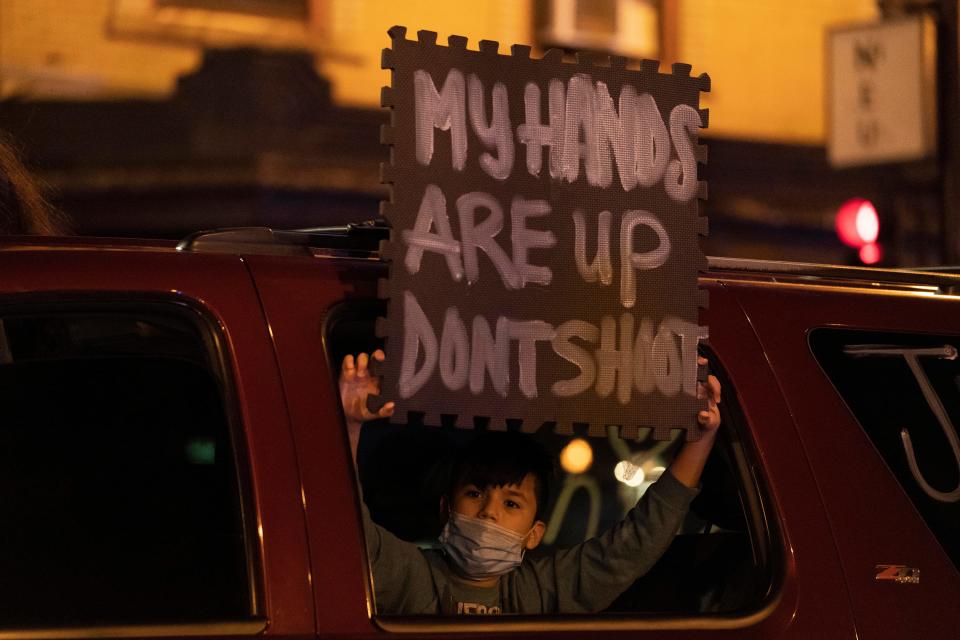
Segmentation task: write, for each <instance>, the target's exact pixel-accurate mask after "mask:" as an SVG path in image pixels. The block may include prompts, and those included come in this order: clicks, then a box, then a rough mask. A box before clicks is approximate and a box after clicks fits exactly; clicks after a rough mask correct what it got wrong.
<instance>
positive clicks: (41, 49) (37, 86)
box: [0, 0, 877, 144]
mask: <svg viewBox="0 0 960 640" xmlns="http://www.w3.org/2000/svg"><path fill="white" fill-rule="evenodd" d="M116 1H117V0H71V1H70V2H62V1H58V0H0V98H2V97H5V96H9V95H11V94H13V93H22V94H26V95H28V96H32V97H51V96H56V95H57V93H58V92H59V94H60V96H62V97H68V98H80V99H83V98H97V99H99V98H103V97H107V96H156V97H161V96H164V95H167V94H169V93H170V92H171V91H172V90H173V87H174V82H175V80H176V77H177V76H178V75H181V74H183V73H186V72H188V71H189V70H191V69H192V68H194V67H195V66H196V64H197V63H198V62H199V59H200V54H201V52H200V48H199V47H198V46H195V45H187V44H171V43H169V42H163V41H159V40H157V39H152V40H142V41H134V40H132V39H130V38H129V37H126V38H120V39H118V38H116V37H114V36H111V35H110V34H108V26H107V25H108V23H109V16H110V8H111V6H115V5H114V3H115V2H116ZM311 1H312V2H313V3H314V6H316V7H319V8H320V9H322V12H323V14H324V24H323V29H324V30H325V31H326V32H327V36H326V39H325V40H324V41H323V42H321V43H319V45H318V50H319V51H320V55H319V57H318V67H319V69H320V71H321V72H322V73H324V74H325V75H327V77H329V78H330V80H331V81H332V83H333V91H334V97H335V99H336V100H338V101H339V102H340V103H341V104H343V105H348V106H361V107H371V108H374V107H377V106H378V102H379V96H380V87H381V86H383V85H385V84H388V83H389V81H390V78H389V74H388V72H386V71H383V70H381V69H380V50H381V49H382V48H383V47H386V46H389V44H390V41H389V38H388V37H387V35H386V31H387V29H388V28H389V27H391V26H392V25H394V24H402V25H404V26H406V27H407V28H408V37H409V38H415V37H416V35H415V34H416V31H417V30H418V29H430V30H432V31H436V32H438V33H439V37H440V41H441V42H444V41H445V39H446V37H447V36H449V35H451V34H457V35H463V36H466V37H468V38H469V40H470V44H469V46H470V47H471V48H474V49H475V48H476V47H477V42H478V41H479V40H481V39H490V40H497V41H499V42H500V43H501V50H504V51H505V50H507V48H508V47H509V45H510V44H513V43H530V42H531V40H532V37H533V27H532V22H533V15H532V12H533V9H532V5H533V2H532V0H468V1H467V2H458V1H456V0H408V1H399V0H311ZM664 2H665V4H667V5H672V6H673V7H674V9H675V11H676V16H677V21H676V22H677V31H678V33H677V38H676V48H677V58H678V59H680V60H682V61H684V62H689V63H691V64H692V65H693V67H694V73H700V72H703V71H706V72H707V73H709V74H710V76H711V78H712V80H713V91H712V92H711V93H710V94H706V95H705V97H704V102H705V104H706V106H709V107H710V110H711V115H710V130H709V133H710V134H711V135H714V136H725V137H736V138H744V139H756V140H769V141H779V142H797V143H813V144H818V143H823V141H824V123H823V111H824V107H823V105H824V102H823V100H824V96H823V88H824V81H823V77H824V76H823V74H824V59H823V55H824V34H825V29H826V27H827V26H828V25H832V24H838V23H844V22H851V21H861V20H869V19H872V18H874V17H875V16H876V13H877V12H876V7H875V0H800V1H798V0H664ZM670 62H674V60H664V61H663V63H664V64H663V66H662V68H663V69H664V70H666V69H667V68H668V66H667V65H668V64H669V63H670Z"/></svg>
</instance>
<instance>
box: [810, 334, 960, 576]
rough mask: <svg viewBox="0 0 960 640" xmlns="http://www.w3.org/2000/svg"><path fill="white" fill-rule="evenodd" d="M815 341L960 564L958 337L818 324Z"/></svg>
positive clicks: (863, 424)
mask: <svg viewBox="0 0 960 640" xmlns="http://www.w3.org/2000/svg"><path fill="white" fill-rule="evenodd" d="M810 346H811V348H812V350H813V353H814V355H815V356H816V358H817V360H818V361H819V362H820V365H821V366H822V367H823V369H824V371H825V372H826V373H827V376H829V378H830V380H831V382H833V385H834V386H835V387H836V389H837V391H838V392H839V393H840V395H841V396H842V397H843V399H844V401H846V403H847V406H848V407H849V408H850V411H851V412H853V415H854V416H855V417H856V419H857V421H858V422H859V423H860V426H861V427H862V428H863V430H864V432H865V433H866V434H867V436H868V437H869V438H870V440H871V441H872V442H873V444H874V446H875V447H876V449H877V451H878V452H879V453H880V455H881V456H882V457H883V460H884V461H885V462H886V464H887V467H889V469H890V471H891V472H892V473H893V474H894V475H895V476H896V478H897V481H898V482H899V483H900V486H901V487H903V490H904V492H905V493H906V494H907V496H909V498H910V500H911V501H912V502H913V504H914V506H915V507H916V508H917V511H919V512H920V515H921V516H922V517H923V519H924V522H926V524H927V526H928V527H929V528H930V530H931V531H932V532H933V534H934V535H935V536H936V538H937V540H938V541H939V542H940V546H941V547H943V550H944V551H945V552H946V553H947V555H948V556H949V557H950V559H951V560H952V561H953V565H954V566H955V567H957V568H958V569H960V440H958V437H960V435H958V430H957V425H960V359H958V357H957V354H958V349H960V336H954V335H939V336H938V335H910V334H904V333H891V332H871V331H853V330H841V329H818V330H816V331H814V332H812V334H811V336H810Z"/></svg>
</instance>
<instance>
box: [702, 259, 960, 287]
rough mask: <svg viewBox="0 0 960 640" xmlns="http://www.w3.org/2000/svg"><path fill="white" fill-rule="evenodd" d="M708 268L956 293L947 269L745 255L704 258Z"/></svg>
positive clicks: (954, 277) (778, 278)
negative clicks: (871, 265) (863, 265)
mask: <svg viewBox="0 0 960 640" xmlns="http://www.w3.org/2000/svg"><path fill="white" fill-rule="evenodd" d="M708 262H709V265H710V270H711V271H714V272H727V273H736V274H741V275H744V276H751V275H752V276H759V277H766V278H769V279H770V280H772V281H775V282H786V281H797V282H808V283H813V282H814V281H819V283H820V284H831V285H834V284H836V285H843V286H872V287H877V286H891V285H893V286H899V287H903V288H905V289H925V290H928V291H932V292H937V293H944V294H951V295H956V294H957V293H958V292H960V275H958V274H956V273H950V272H948V271H945V270H944V271H934V270H925V269H924V270H920V269H892V268H876V267H857V266H844V265H831V264H814V263H807V262H785V261H780V260H753V259H749V258H717V257H710V258H708Z"/></svg>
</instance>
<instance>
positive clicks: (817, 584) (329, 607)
mask: <svg viewBox="0 0 960 640" xmlns="http://www.w3.org/2000/svg"><path fill="white" fill-rule="evenodd" d="M249 264H250V267H251V271H252V273H253V275H254V278H255V281H256V284H257V287H258V290H259V292H260V297H261V299H262V301H263V304H264V308H265V310H266V313H267V317H268V321H269V324H270V326H271V328H272V330H273V335H274V338H275V342H276V347H277V353H278V358H279V361H280V363H281V368H282V370H283V373H284V385H285V390H286V394H287V401H288V404H289V406H290V412H291V416H292V419H293V428H294V433H295V436H296V440H297V451H298V457H299V466H300V472H301V476H302V478H303V490H304V502H305V505H306V510H307V522H308V535H309V538H310V541H311V553H312V568H313V572H312V579H313V585H314V590H315V603H316V612H317V628H318V633H319V634H320V635H322V636H325V637H330V638H356V637H364V638H372V637H386V636H391V635H410V636H413V637H431V636H437V637H452V636H453V635H458V636H460V637H463V636H467V637H478V636H480V635H485V636H488V635H491V634H493V635H502V636H505V637H511V638H520V637H524V638H527V637H529V638H532V637H543V636H544V635H563V634H568V633H574V632H575V633H580V634H583V633H587V634H589V635H590V636H591V637H601V636H604V637H614V636H622V637H626V636H627V635H629V636H630V637H651V638H653V637H657V638H663V637H668V638H780V637H783V638H803V637H812V636H817V637H825V638H826V637H829V638H852V637H854V629H853V620H852V616H851V615H850V610H849V603H848V601H847V596H846V593H845V591H844V587H843V580H842V574H841V571H840V566H839V563H838V560H837V554H836V550H835V548H834V546H833V543H832V540H831V537H830V532H829V528H828V526H827V521H826V518H825V516H824V513H823V510H822V506H821V504H820V502H819V499H818V497H817V495H816V492H815V489H814V487H815V482H814V479H813V477H812V474H811V472H810V469H809V465H808V463H807V461H806V459H805V457H804V455H803V452H802V448H801V446H800V443H799V440H798V438H797V435H796V431H795V428H794V427H793V424H792V422H791V418H790V414H789V411H788V409H787V405H786V404H785V402H784V401H783V399H782V397H781V396H780V394H779V390H778V389H777V386H776V380H775V379H774V378H773V375H772V372H771V371H770V369H769V366H768V364H767V362H766V359H765V355H764V354H763V352H762V350H761V349H760V348H759V343H758V341H757V338H756V336H755V335H754V334H753V331H752V328H751V327H750V325H749V323H748V322H747V320H746V318H745V317H744V315H743V313H742V311H741V310H740V308H739V306H738V305H737V303H736V300H735V298H734V297H733V295H731V294H730V292H728V291H727V290H725V289H724V287H722V286H721V285H720V284H719V282H711V283H708V284H709V286H710V287H711V293H712V296H713V297H712V300H711V311H710V313H709V316H708V318H707V320H708V322H709V324H710V327H711V343H710V344H711V354H712V357H713V358H714V361H715V363H716V365H717V371H718V374H719V375H721V376H722V377H723V378H724V380H725V384H726V385H727V387H726V391H725V393H726V394H727V395H726V397H727V398H728V402H729V407H730V409H729V413H728V415H729V416H730V418H729V419H730V420H731V421H736V423H737V424H736V425H733V424H731V426H730V428H731V429H732V430H735V431H736V433H737V437H736V438H731V442H730V446H729V448H728V449H725V451H728V452H731V453H730V455H731V456H733V457H736V456H738V455H740V458H739V459H740V460H742V461H743V466H742V473H743V476H744V477H743V478H741V490H740V492H739V494H737V493H736V492H735V493H734V495H733V500H734V501H735V502H736V501H738V500H739V501H742V502H743V503H744V504H745V505H746V506H744V507H743V508H744V509H745V510H746V511H747V512H748V513H749V514H750V518H751V519H753V520H755V521H756V522H755V525H756V531H759V532H760V534H758V535H763V536H768V541H767V544H768V546H767V547H766V548H765V549H766V551H765V552H766V553H767V554H768V557H767V559H766V561H767V562H768V563H769V564H768V565H766V566H768V567H769V568H771V570H772V574H773V575H774V578H773V579H772V580H771V581H770V582H769V583H768V584H767V587H766V588H765V590H763V591H761V592H759V595H757V597H756V598H755V599H753V600H750V601H749V602H748V603H745V604H744V605H743V606H742V607H741V608H739V609H738V610H736V611H734V612H732V613H730V612H728V613H724V614H717V613H712V612H710V611H703V612H699V613H694V614H691V613H690V612H684V613H664V612H661V613H659V614H658V613H655V612H654V613H653V614H651V612H650V611H647V612H645V613H643V614H640V613H630V612H629V610H627V611H624V610H620V611H618V612H617V613H608V614H596V615H590V616H535V617H522V618H517V617H512V616H502V617H500V618H498V619H493V618H480V617H475V618H465V617H443V616H426V617H418V618H416V619H410V618H398V617H396V616H389V615H379V614H378V613H377V610H376V602H375V601H374V599H373V596H372V594H373V590H372V582H371V577H370V575H369V572H368V571H369V570H368V567H367V561H366V554H365V548H364V544H363V528H362V526H361V518H360V513H359V504H360V500H361V497H360V494H359V490H358V488H357V484H356V481H355V476H354V471H353V469H352V463H351V461H350V454H349V447H348V443H347V437H346V433H345V430H344V427H343V424H342V422H341V421H342V414H341V412H340V408H339V400H338V395H337V390H336V376H337V367H338V364H339V359H340V358H341V357H342V356H343V354H345V353H351V352H356V351H364V350H366V351H369V350H370V349H371V348H373V346H374V345H375V344H376V342H377V340H376V336H375V335H374V333H375V329H374V327H375V321H374V320H375V317H376V316H377V315H379V314H382V312H383V311H382V303H381V302H379V301H377V300H376V292H377V287H376V280H377V278H378V277H382V276H383V275H384V267H383V265H380V264H377V262H376V261H374V260H366V261H364V260H347V259H337V258H330V259H314V260H312V261H311V260H310V259H303V258H279V257H266V256H263V257H251V258H249ZM403 428H404V427H400V429H401V430H402V429H403ZM392 442H396V441H392ZM737 451H740V452H741V454H742V455H741V454H738V453H737ZM414 453H415V454H418V453H420V452H414ZM393 454H394V455H393V456H390V455H387V457H386V458H383V459H382V460H383V461H384V462H385V463H386V464H387V466H389V467H390V468H391V469H392V468H393V463H395V462H396V459H397V458H399V457H403V456H407V455H410V454H411V448H409V447H405V448H403V449H396V450H393ZM417 459H418V460H419V459H421V458H420V457H418V458H417ZM424 460H425V459H424ZM427 462H429V461H427ZM401 466H402V465H401ZM404 468H406V469H409V468H410V467H409V465H408V466H407V467H404ZM738 468H741V467H738ZM390 473H393V471H390ZM386 477H387V478H389V477H391V476H389V474H388V475H387V476H386ZM394 479H395V481H396V484H402V483H403V482H404V481H405V480H406V479H405V478H402V477H394ZM747 484H752V485H753V487H752V488H751V489H749V490H748V489H745V488H744V485H747ZM367 498H368V503H369V502H370V498H371V496H369V495H368V496H367ZM381 506H382V505H381ZM387 506H388V507H389V505H387ZM580 526H582V523H581V524H580ZM697 548H699V549H705V548H706V547H705V546H699V547H697ZM755 549H756V547H755ZM668 555H671V556H676V555H677V554H675V553H674V554H668ZM665 557H666V556H665ZM681 564H682V563H677V564H676V565H673V567H674V568H675V569H676V570H678V571H679V570H681ZM687 564H688V565H689V563H687ZM703 566H707V565H703ZM714 566H716V565H714ZM673 570H674V569H667V570H666V571H660V572H659V574H658V575H662V576H666V577H667V578H669V576H670V574H671V572H672V571H673ZM652 573H656V572H652ZM731 575H732V574H731ZM706 578H707V579H709V576H706ZM374 579H375V578H374ZM675 586H676V584H675V581H672V582H671V588H673V587H675ZM644 588H645V589H647V591H645V592H646V593H651V594H654V595H657V594H656V591H657V584H653V585H646V586H645V587H644ZM661 591H664V590H663V589H661ZM660 595H662V594H660Z"/></svg>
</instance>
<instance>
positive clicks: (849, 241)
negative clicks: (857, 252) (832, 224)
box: [836, 198, 880, 264]
mask: <svg viewBox="0 0 960 640" xmlns="http://www.w3.org/2000/svg"><path fill="white" fill-rule="evenodd" d="M836 225H837V235H838V236H839V237H840V239H841V240H842V241H843V243H844V244H846V245H847V246H850V247H853V248H854V249H860V248H861V247H865V246H867V245H871V244H874V243H875V242H876V241H877V236H878V235H880V218H879V217H878V216H877V210H876V209H875V208H874V206H873V203H872V202H870V201H869V200H864V199H863V198H853V199H851V200H847V201H846V202H844V203H843V205H841V207H840V209H839V210H838V211H837V218H836ZM877 260H879V257H878V258H877ZM877 260H873V261H872V262H876V261H877ZM864 262H867V263H868V264H871V262H869V261H867V260H864Z"/></svg>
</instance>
